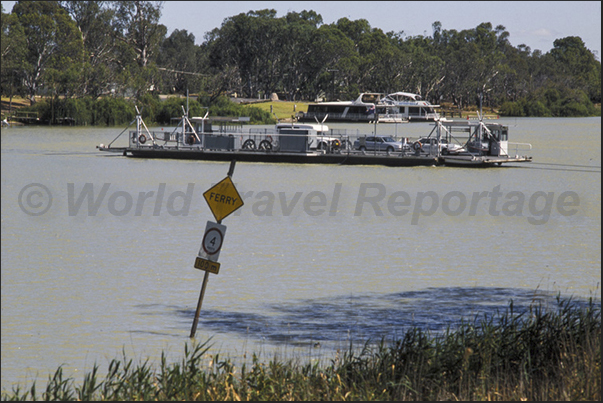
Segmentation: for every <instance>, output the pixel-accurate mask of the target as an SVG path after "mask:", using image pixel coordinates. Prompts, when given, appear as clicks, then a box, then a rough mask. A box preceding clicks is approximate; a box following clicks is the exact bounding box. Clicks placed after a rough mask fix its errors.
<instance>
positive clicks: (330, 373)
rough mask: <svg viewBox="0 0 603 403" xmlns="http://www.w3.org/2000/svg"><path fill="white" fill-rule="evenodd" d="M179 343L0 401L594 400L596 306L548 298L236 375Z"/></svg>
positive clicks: (59, 375)
mask: <svg viewBox="0 0 603 403" xmlns="http://www.w3.org/2000/svg"><path fill="white" fill-rule="evenodd" d="M208 349H209V347H208V342H205V343H202V344H193V345H192V346H190V347H189V345H188V344H186V345H185V347H184V357H183V358H182V360H181V361H180V362H177V363H172V364H168V363H167V360H166V357H165V355H164V354H162V356H161V359H160V362H159V363H158V364H157V365H151V364H150V363H149V362H148V360H147V361H145V362H142V363H138V364H136V365H135V364H134V363H133V362H132V360H131V359H128V358H127V357H126V356H125V353H123V354H122V355H123V357H122V358H121V359H115V360H113V361H112V362H111V363H110V365H109V369H108V372H107V375H105V377H104V378H100V377H99V375H98V368H97V367H96V366H95V367H94V368H93V370H92V371H91V372H90V373H88V374H86V376H85V377H84V380H83V381H82V383H81V384H80V385H76V384H75V382H74V381H73V380H72V379H69V378H67V379H65V378H64V375H63V371H62V368H59V369H57V371H56V372H55V373H54V375H53V376H51V377H50V378H49V381H48V384H47V387H46V390H45V391H44V392H42V393H41V394H40V395H38V394H37V390H36V385H35V382H34V383H33V385H32V386H31V387H30V388H29V389H27V390H22V389H21V388H20V387H18V386H16V387H13V390H12V393H4V392H3V393H2V399H3V400H38V399H42V400H187V401H192V400H203V401H207V400H365V401H368V400H597V401H600V400H601V306H600V303H599V304H595V303H594V302H593V300H592V299H591V300H590V302H589V304H588V305H587V306H580V305H579V304H575V303H573V302H572V301H571V300H561V299H559V298H558V299H557V305H556V306H554V307H553V309H551V307H547V308H546V309H545V308H544V307H542V306H534V307H532V308H531V309H530V310H529V311H527V312H523V313H515V312H514V311H513V304H512V303H511V305H510V307H509V309H508V310H507V311H506V312H504V313H501V314H498V315H495V316H494V317H484V318H478V317H476V318H475V319H474V320H473V322H461V323H460V324H459V325H458V326H456V327H455V328H454V329H452V328H449V329H448V330H447V331H446V332H444V333H443V334H438V335H431V334H429V333H428V332H425V331H423V330H421V329H413V330H410V331H408V332H407V333H406V334H405V335H404V336H403V337H402V338H401V339H399V340H395V341H393V342H390V343H386V342H385V340H382V341H381V342H380V343H377V344H376V345H371V344H369V343H368V342H367V343H366V344H365V345H364V346H363V348H361V349H358V350H356V349H354V348H352V346H350V348H349V350H348V351H345V352H338V353H337V355H336V356H334V357H332V358H330V359H328V360H327V361H326V362H322V363H321V362H319V361H316V362H310V363H308V362H300V361H299V360H297V359H289V360H278V359H277V358H274V359H272V360H270V361H268V362H262V361H260V360H259V358H258V357H257V356H256V355H255V354H254V355H253V356H252V359H251V362H250V363H247V364H242V365H241V367H240V368H238V367H236V366H235V365H234V364H233V362H232V361H231V360H229V359H223V358H221V357H220V356H219V354H216V355H213V356H212V355H208V354H207V352H208Z"/></svg>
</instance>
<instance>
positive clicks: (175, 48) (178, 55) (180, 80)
mask: <svg viewBox="0 0 603 403" xmlns="http://www.w3.org/2000/svg"><path fill="white" fill-rule="evenodd" d="M160 49H161V51H160V52H159V56H158V58H157V65H158V66H160V67H159V69H160V70H161V71H162V78H163V79H162V86H161V89H162V92H164V93H176V94H184V93H186V92H187V90H190V91H195V92H196V91H198V90H199V89H200V88H201V81H202V77H203V74H202V73H201V72H200V71H199V66H198V59H199V58H198V52H199V47H198V46H197V45H195V35H193V34H191V33H188V32H187V31H186V30H179V29H176V30H174V32H172V34H171V35H170V36H169V37H168V38H166V39H165V40H164V41H163V43H162V44H161V48H160Z"/></svg>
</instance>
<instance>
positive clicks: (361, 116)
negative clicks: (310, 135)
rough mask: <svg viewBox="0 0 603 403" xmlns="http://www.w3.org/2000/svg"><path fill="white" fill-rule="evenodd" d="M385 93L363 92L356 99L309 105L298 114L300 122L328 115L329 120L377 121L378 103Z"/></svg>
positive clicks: (318, 119)
mask: <svg viewBox="0 0 603 403" xmlns="http://www.w3.org/2000/svg"><path fill="white" fill-rule="evenodd" d="M382 95H383V94H379V93H362V94H360V95H359V96H358V98H356V99H355V100H354V101H332V102H317V103H312V104H309V105H308V111H307V112H300V113H298V114H297V120H298V121H300V122H314V121H323V120H324V119H325V118H327V117H328V119H329V122H357V123H372V122H374V121H375V117H376V115H375V113H376V103H377V102H378V101H379V99H380V98H381V96H382Z"/></svg>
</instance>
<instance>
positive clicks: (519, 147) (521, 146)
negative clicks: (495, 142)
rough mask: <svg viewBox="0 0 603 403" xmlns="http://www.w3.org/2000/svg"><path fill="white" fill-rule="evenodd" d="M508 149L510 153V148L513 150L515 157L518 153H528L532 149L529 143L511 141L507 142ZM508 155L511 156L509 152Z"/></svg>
mask: <svg viewBox="0 0 603 403" xmlns="http://www.w3.org/2000/svg"><path fill="white" fill-rule="evenodd" d="M507 144H508V147H507V149H508V150H509V151H510V150H511V148H514V149H515V155H519V151H528V150H531V149H532V144H530V143H515V142H512V141H509V142H508V143H507ZM509 154H511V153H510V152H509Z"/></svg>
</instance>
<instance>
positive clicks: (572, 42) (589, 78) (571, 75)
mask: <svg viewBox="0 0 603 403" xmlns="http://www.w3.org/2000/svg"><path fill="white" fill-rule="evenodd" d="M550 53H551V56H552V58H553V60H554V61H555V69H556V73H557V74H556V76H557V82H558V83H559V84H560V85H562V86H564V87H568V88H573V89H576V90H581V91H583V92H584V93H586V94H588V96H589V98H590V99H591V100H592V101H594V102H601V62H598V61H597V60H596V59H595V56H594V54H593V53H592V52H591V51H590V50H588V49H587V48H586V46H585V44H584V42H583V41H582V39H581V38H579V37H577V36H568V37H565V38H560V39H556V40H555V41H554V42H553V49H551V52H550Z"/></svg>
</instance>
